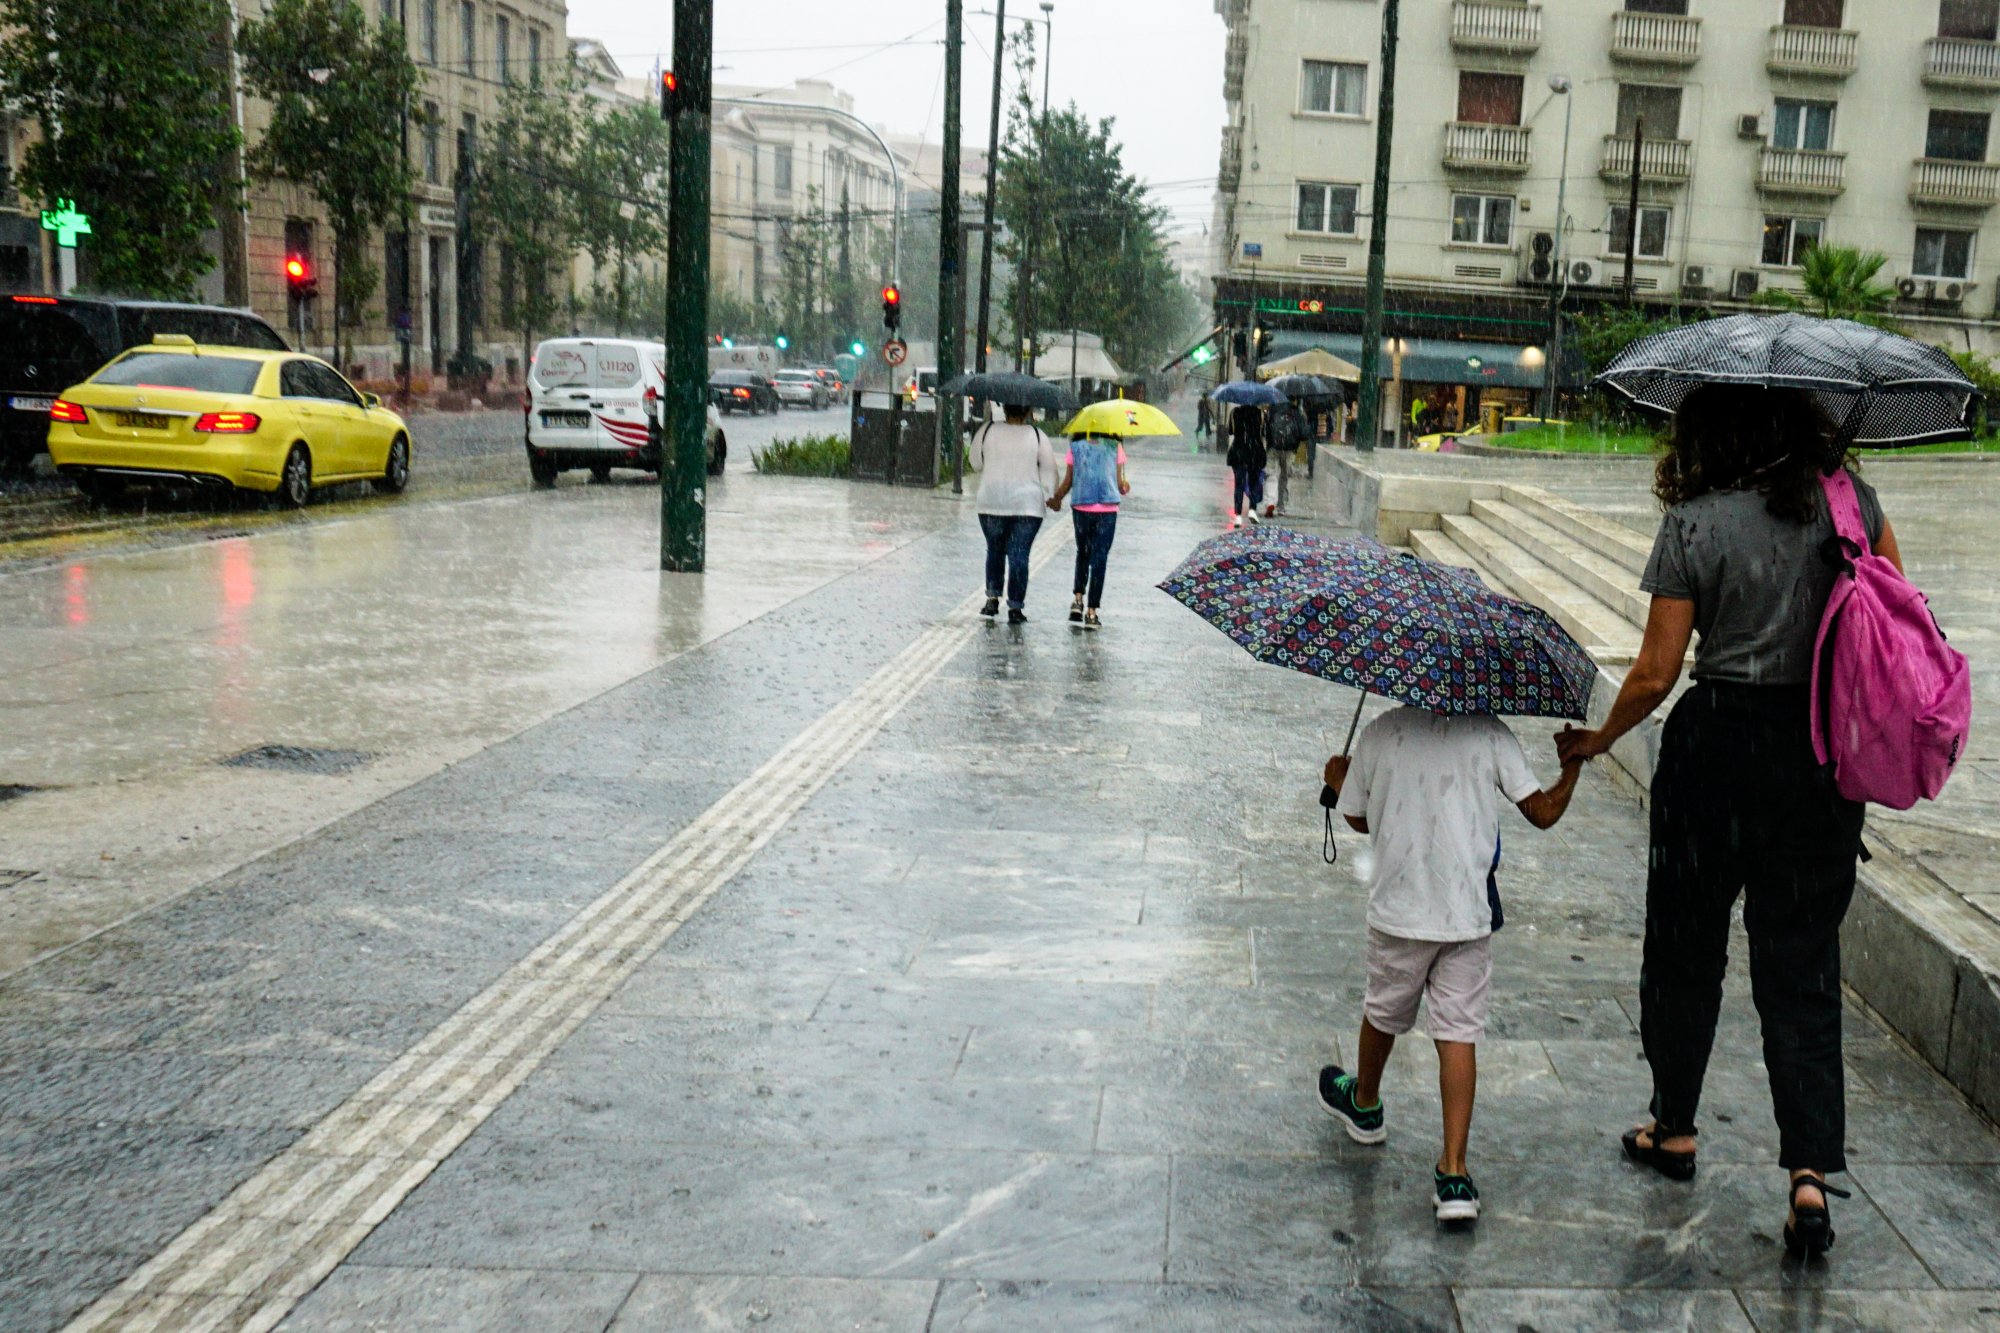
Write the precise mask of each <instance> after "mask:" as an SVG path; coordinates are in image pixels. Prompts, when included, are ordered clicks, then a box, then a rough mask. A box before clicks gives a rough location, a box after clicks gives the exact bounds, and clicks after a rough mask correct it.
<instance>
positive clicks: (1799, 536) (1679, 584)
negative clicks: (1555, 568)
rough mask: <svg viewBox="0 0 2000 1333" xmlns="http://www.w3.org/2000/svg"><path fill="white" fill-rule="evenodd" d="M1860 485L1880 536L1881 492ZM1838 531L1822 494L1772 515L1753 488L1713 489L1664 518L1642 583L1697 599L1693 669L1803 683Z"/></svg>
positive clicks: (1871, 531) (1747, 679)
mask: <svg viewBox="0 0 2000 1333" xmlns="http://www.w3.org/2000/svg"><path fill="white" fill-rule="evenodd" d="M1854 491H1855V495H1856V496H1857V497H1858V498H1859V500H1860V502H1861V520H1862V523H1863V525H1864V526H1866V528H1867V529H1868V540H1869V541H1871V542H1875V541H1879V540H1880V539H1881V537H1882V502H1881V501H1880V500H1878V499H1876V497H1875V489H1874V488H1873V487H1872V486H1870V485H1869V484H1868V483H1867V482H1865V481H1862V480H1861V479H1860V478H1859V477H1856V478H1855V479H1854ZM1832 535H1833V519H1832V518H1831V517H1830V516H1829V515H1828V513H1827V510H1826V504H1825V502H1824V501H1822V502H1821V503H1820V509H1819V513H1818V514H1817V515H1816V516H1815V517H1814V519H1813V521H1812V522H1810V523H1805V524H1800V523H1794V522H1793V521H1792V520H1790V519H1786V518H1779V517H1777V516H1775V515H1773V514H1772V513H1771V512H1770V511H1769V510H1768V509H1766V508H1765V502H1764V497H1763V496H1761V495H1759V494H1757V492H1755V491H1710V492H1709V493H1708V494H1707V495H1701V496H1696V497H1695V498H1694V499H1692V500H1689V501H1688V502H1687V503H1685V504H1678V505H1675V506H1674V507H1673V508H1672V509H1669V510H1668V511H1667V512H1666V515H1665V517H1664V518H1662V519H1661V520H1660V535H1659V537H1658V538H1656V539H1655V540H1654V542H1653V557H1652V559H1650V560H1648V561H1647V562H1646V573H1645V575H1644V576H1643V577H1642V578H1641V579H1640V581H1639V586H1640V587H1641V588H1642V589H1644V590H1645V591H1646V592H1649V593H1651V594H1653V595H1654V596H1656V597H1678V598H1682V599H1685V600H1687V601H1691V602H1693V603H1694V627H1695V632H1696V633H1697V634H1698V635H1700V640H1699V642H1697V644H1696V645H1695V652H1694V674H1695V679H1697V680H1726V681H1737V682H1740V683H1742V684H1747V685H1804V684H1807V683H1808V682H1810V681H1811V679H1812V657H1813V640H1814V638H1816V637H1817V636H1818V633H1819V621H1820V615H1821V613H1823V612H1824V611H1825V610H1826V599H1827V597H1828V596H1829V595H1830V594H1831V593H1832V592H1833V574H1834V571H1833V568H1832V566H1830V565H1828V564H1827V563H1826V560H1825V559H1824V558H1823V557H1822V556H1821V554H1820V548H1821V547H1822V546H1824V545H1825V543H1826V540H1827V538H1829V537H1831V536H1832Z"/></svg>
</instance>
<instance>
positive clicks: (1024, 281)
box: [1016, 0, 1056, 375]
mask: <svg viewBox="0 0 2000 1333" xmlns="http://www.w3.org/2000/svg"><path fill="white" fill-rule="evenodd" d="M1055 12H1056V7H1055V3H1054V0H1042V28H1043V30H1044V40H1043V42H1042V121H1041V125H1040V127H1039V128H1038V129H1037V130H1036V139H1037V140H1038V141H1039V142H1040V144H1041V149H1042V166H1043V168H1044V169H1046V168H1047V167H1048V162H1049V74H1050V71H1051V70H1052V69H1054V68H1055V47H1056V20H1055ZM1027 21H1028V22H1030V23H1033V22H1034V20H1033V19H1029V20H1027ZM1041 195H1042V191H1040V190H1037V191H1036V192H1035V193H1034V194H1033V195H1032V196H1031V197H1030V200H1029V204H1030V207H1031V208H1032V210H1033V212H1032V214H1031V216H1030V218H1029V223H1028V251H1027V254H1025V255H1024V256H1022V264H1021V279H1020V282H1021V327H1022V331H1023V332H1024V333H1025V334H1026V336H1027V339H1028V373H1029V374H1030V375H1032V374H1034V373H1035V319H1036V313H1035V250H1036V245H1035V236H1036V233H1037V232H1039V231H1040V230H1041V212H1042V203H1041ZM1016 364H1019V363H1018V362H1017V363H1016Z"/></svg>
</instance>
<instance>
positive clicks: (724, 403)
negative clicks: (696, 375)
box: [708, 370, 784, 417]
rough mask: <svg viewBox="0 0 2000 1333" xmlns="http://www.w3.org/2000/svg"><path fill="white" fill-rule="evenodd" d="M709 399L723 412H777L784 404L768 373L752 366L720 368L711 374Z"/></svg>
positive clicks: (754, 413)
mask: <svg viewBox="0 0 2000 1333" xmlns="http://www.w3.org/2000/svg"><path fill="white" fill-rule="evenodd" d="M708 397H709V401H710V402H712V403H714V404H715V405H716V407H718V408H720V409H721V410H722V411H724V412H748V413H749V414H750V415H751V416H753V417H754V416H756V415H757V414H758V413H759V412H776V411H778V410H779V408H781V407H782V406H783V405H784V404H783V401H782V400H781V399H780V398H779V397H778V386H777V385H776V384H774V383H772V382H771V379H770V377H769V376H768V375H759V374H757V373H756V372H755V371H750V370H718V371H716V372H715V373H714V374H713V375H710V376H709V377H708Z"/></svg>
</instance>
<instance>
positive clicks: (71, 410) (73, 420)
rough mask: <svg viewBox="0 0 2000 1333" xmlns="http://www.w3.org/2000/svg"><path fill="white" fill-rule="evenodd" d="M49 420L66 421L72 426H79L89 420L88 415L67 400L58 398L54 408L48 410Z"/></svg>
mask: <svg viewBox="0 0 2000 1333" xmlns="http://www.w3.org/2000/svg"><path fill="white" fill-rule="evenodd" d="M49 420H50V421H67V422H69V423H70V424H71V425H72V426H81V425H83V424H85V423H86V422H88V421H89V420H90V414H89V413H88V412H85V411H84V410H83V409H82V408H81V407H79V406H77V405H76V404H75V403H72V402H70V401H69V400H68V399H67V398H58V399H56V402H55V406H54V407H51V408H50V409H49Z"/></svg>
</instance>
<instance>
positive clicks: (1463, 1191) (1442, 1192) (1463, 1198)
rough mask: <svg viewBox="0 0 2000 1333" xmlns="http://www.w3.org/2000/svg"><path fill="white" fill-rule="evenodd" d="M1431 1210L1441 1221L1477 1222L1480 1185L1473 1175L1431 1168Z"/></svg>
mask: <svg viewBox="0 0 2000 1333" xmlns="http://www.w3.org/2000/svg"><path fill="white" fill-rule="evenodd" d="M1431 1210H1432V1211H1433V1212H1435V1213H1436V1214H1437V1220H1438V1221H1440V1222H1477V1221H1478V1220H1479V1187H1478V1186H1477V1185H1475V1184H1473V1183H1472V1177H1471V1176H1449V1175H1446V1174H1445V1173H1444V1172H1443V1171H1440V1170H1438V1169H1436V1168H1435V1167H1433V1168H1432V1170H1431Z"/></svg>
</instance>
